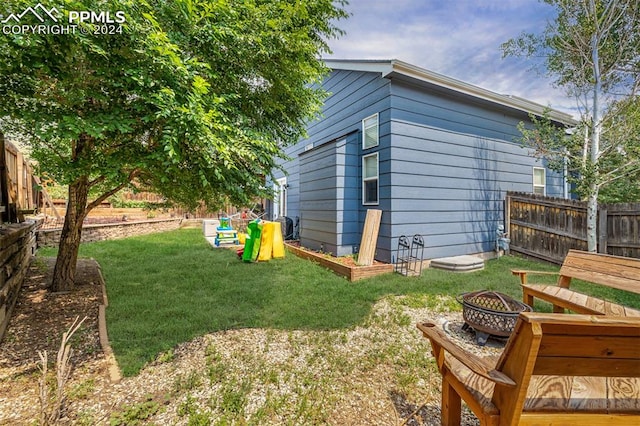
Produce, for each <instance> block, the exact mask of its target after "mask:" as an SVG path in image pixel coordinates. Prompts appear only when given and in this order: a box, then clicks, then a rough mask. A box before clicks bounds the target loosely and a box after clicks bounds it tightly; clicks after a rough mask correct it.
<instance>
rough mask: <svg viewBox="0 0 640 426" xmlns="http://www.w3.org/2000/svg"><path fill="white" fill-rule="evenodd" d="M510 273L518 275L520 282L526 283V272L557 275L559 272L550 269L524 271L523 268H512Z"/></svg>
mask: <svg viewBox="0 0 640 426" xmlns="http://www.w3.org/2000/svg"><path fill="white" fill-rule="evenodd" d="M511 273H512V274H513V275H518V276H519V277H520V284H526V283H527V275H528V274H531V275H558V274H559V272H552V271H526V270H523V269H512V270H511Z"/></svg>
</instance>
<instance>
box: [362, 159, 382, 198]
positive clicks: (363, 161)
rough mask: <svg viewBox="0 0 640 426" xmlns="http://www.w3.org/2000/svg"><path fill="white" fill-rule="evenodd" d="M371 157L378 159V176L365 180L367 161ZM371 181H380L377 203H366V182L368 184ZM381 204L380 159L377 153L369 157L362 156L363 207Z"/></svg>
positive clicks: (377, 190)
mask: <svg viewBox="0 0 640 426" xmlns="http://www.w3.org/2000/svg"><path fill="white" fill-rule="evenodd" d="M369 157H376V171H377V173H376V176H375V177H368V178H365V177H364V174H365V167H366V166H365V159H366V158H369ZM370 180H376V181H378V184H377V185H376V201H375V202H366V201H365V200H366V185H365V182H368V181H370ZM379 204H380V157H379V156H378V153H377V152H374V153H373V154H368V155H363V156H362V205H363V206H377V205H379Z"/></svg>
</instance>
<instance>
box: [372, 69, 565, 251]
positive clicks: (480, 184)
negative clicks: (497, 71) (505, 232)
mask: <svg viewBox="0 0 640 426" xmlns="http://www.w3.org/2000/svg"><path fill="white" fill-rule="evenodd" d="M391 103H392V122H391V138H392V145H391V156H390V157H391V170H390V181H391V183H390V185H391V193H392V194H393V198H392V201H391V207H390V209H389V214H388V215H387V217H388V220H389V222H390V224H391V232H390V234H391V238H390V239H389V240H388V241H379V243H380V244H381V246H382V247H383V249H382V251H383V253H381V260H386V261H392V260H393V250H394V249H395V248H396V247H397V241H398V237H400V236H401V235H408V236H411V235H414V234H421V235H423V236H424V238H425V245H426V248H425V258H435V257H445V256H454V255H461V254H472V253H479V252H486V251H491V250H493V248H494V244H495V234H496V229H497V226H498V225H499V224H502V223H503V220H504V206H503V200H504V196H505V193H506V191H522V192H531V191H532V189H533V167H543V164H541V163H540V162H538V161H537V160H536V159H535V158H532V157H530V156H529V155H528V151H527V150H526V149H524V148H522V147H521V146H520V145H519V144H518V143H517V142H515V141H516V140H517V138H518V137H519V135H520V134H519V131H518V130H517V124H518V123H519V122H520V121H525V122H526V121H527V120H528V117H527V116H526V115H525V114H524V113H518V112H517V111H509V110H507V109H506V108H505V109H502V110H500V109H497V108H496V107H493V108H491V106H490V105H482V104H481V103H479V102H478V103H474V102H473V100H471V99H466V100H462V101H461V100H459V99H455V98H452V97H448V96H446V95H445V94H442V93H438V92H437V91H425V90H424V89H423V88H419V87H417V86H413V85H410V84H406V83H404V82H394V84H393V85H392V97H391ZM546 174H547V178H546V183H547V185H546V190H547V194H548V195H552V194H553V195H554V196H562V195H563V190H564V187H563V179H562V177H561V176H558V175H556V174H554V173H553V172H550V171H549V170H547V173H546Z"/></svg>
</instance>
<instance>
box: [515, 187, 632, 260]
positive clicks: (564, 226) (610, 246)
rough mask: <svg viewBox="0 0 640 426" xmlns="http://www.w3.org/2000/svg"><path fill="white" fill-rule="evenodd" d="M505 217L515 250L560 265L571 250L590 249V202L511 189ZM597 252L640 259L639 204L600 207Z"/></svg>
mask: <svg viewBox="0 0 640 426" xmlns="http://www.w3.org/2000/svg"><path fill="white" fill-rule="evenodd" d="M505 218H506V221H507V229H508V231H509V238H510V239H511V244H510V248H511V250H513V251H514V252H518V253H522V254H525V255H527V256H532V257H538V258H541V259H544V260H547V261H550V262H553V263H558V264H561V263H562V261H563V260H564V258H565V256H566V254H567V253H568V251H569V250H570V249H578V250H587V203H586V202H584V201H576V200H567V199H563V198H553V197H543V196H541V195H534V194H528V193H518V192H508V193H507V198H506V203H505ZM597 240H598V252H600V253H608V254H613V255H617V256H625V257H634V258H640V203H624V204H604V205H600V206H599V209H598V226H597Z"/></svg>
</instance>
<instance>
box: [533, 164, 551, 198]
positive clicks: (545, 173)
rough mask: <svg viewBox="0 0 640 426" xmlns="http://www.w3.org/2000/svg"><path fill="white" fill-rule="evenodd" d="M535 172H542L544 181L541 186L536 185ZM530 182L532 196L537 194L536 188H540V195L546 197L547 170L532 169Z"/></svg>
mask: <svg viewBox="0 0 640 426" xmlns="http://www.w3.org/2000/svg"><path fill="white" fill-rule="evenodd" d="M536 170H542V177H543V180H544V182H543V183H542V185H536ZM531 180H532V185H533V193H534V194H538V193H537V192H536V188H542V195H547V169H545V168H544V167H534V168H533V171H532V172H531Z"/></svg>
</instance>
